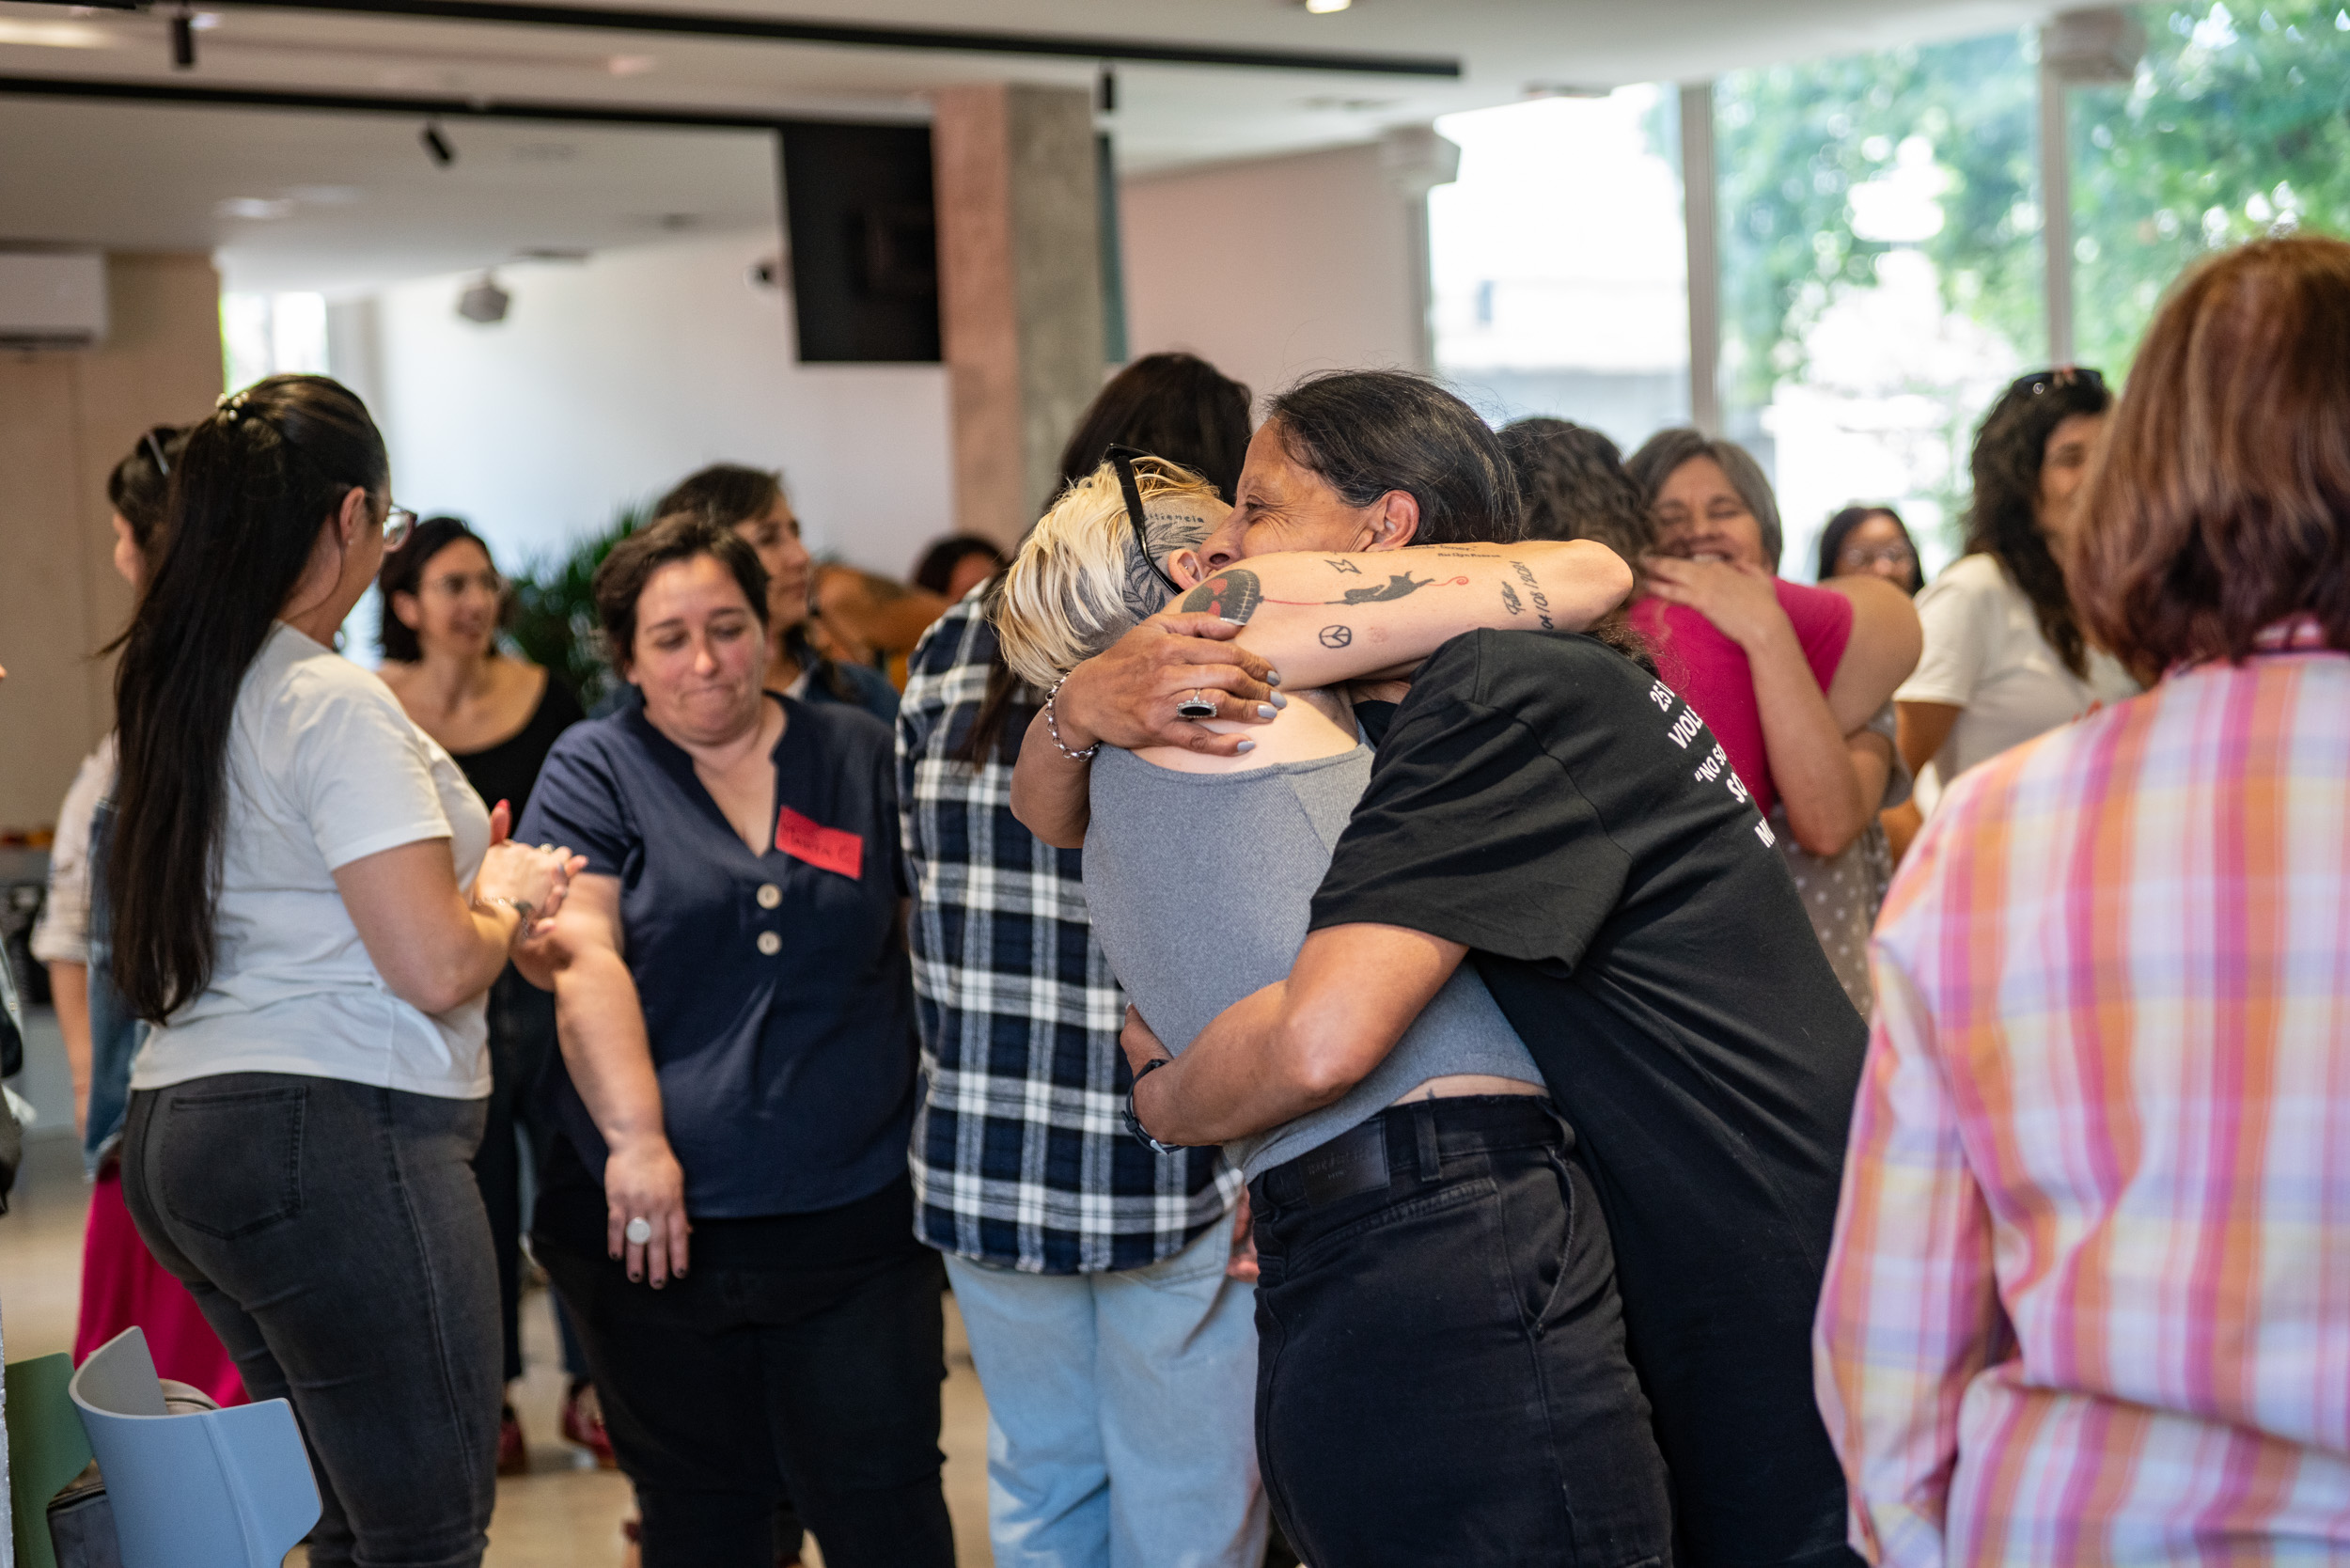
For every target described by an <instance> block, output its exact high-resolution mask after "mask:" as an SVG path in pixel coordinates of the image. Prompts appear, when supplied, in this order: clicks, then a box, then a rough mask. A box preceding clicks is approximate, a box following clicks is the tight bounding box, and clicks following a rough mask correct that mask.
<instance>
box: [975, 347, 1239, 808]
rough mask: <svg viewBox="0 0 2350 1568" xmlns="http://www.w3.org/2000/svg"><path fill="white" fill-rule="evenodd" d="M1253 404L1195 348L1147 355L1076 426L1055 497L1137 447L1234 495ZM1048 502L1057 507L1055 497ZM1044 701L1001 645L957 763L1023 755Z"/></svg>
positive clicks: (993, 583) (1105, 391)
mask: <svg viewBox="0 0 2350 1568" xmlns="http://www.w3.org/2000/svg"><path fill="white" fill-rule="evenodd" d="M1249 402H1250V397H1249V393H1248V388H1247V387H1246V386H1245V385H1244V384H1241V383H1239V382H1236V381H1234V380H1233V379H1232V378H1231V377H1230V376H1228V375H1226V374H1225V373H1224V372H1223V371H1221V370H1219V369H1217V368H1215V367H1214V366H1213V365H1211V364H1209V363H1208V362H1207V361H1206V360H1204V359H1201V358H1200V357H1199V355H1197V354H1188V353H1150V354H1144V355H1143V356H1142V357H1141V358H1140V359H1137V360H1136V361H1135V362H1134V363H1133V364H1132V365H1129V366H1127V367H1126V368H1124V369H1122V370H1120V371H1119V372H1118V374H1116V375H1114V376H1112V377H1111V378H1110V379H1109V381H1108V383H1107V384H1105V385H1104V386H1103V388H1102V390H1101V391H1100V392H1098V393H1096V394H1095V395H1094V399H1093V401H1092V402H1091V403H1090V404H1089V405H1088V407H1087V409H1086V411H1085V414H1084V416H1082V417H1080V418H1079V419H1078V421H1077V428H1076V429H1075V430H1074V431H1071V432H1070V435H1069V443H1068V445H1067V446H1065V447H1062V448H1061V454H1060V483H1059V485H1058V488H1057V490H1056V493H1055V494H1056V497H1057V496H1058V491H1060V490H1066V489H1067V488H1069V486H1071V485H1073V484H1075V483H1076V482H1077V481H1078V480H1080V479H1082V478H1085V477H1086V476H1087V475H1089V474H1090V473H1092V472H1093V471H1094V470H1095V469H1097V468H1099V467H1101V466H1102V460H1103V458H1104V457H1105V456H1106V455H1107V454H1108V452H1109V449H1110V448H1111V447H1134V448H1135V449H1136V451H1141V452H1149V453H1150V454H1152V456H1153V457H1163V458H1165V459H1167V461H1168V462H1169V463H1181V464H1183V466H1184V467H1186V468H1188V469H1190V470H1191V471H1192V472H1193V473H1195V474H1198V475H1199V476H1200V477H1201V478H1205V479H1206V480H1207V481H1208V482H1209V483H1210V484H1212V485H1214V486H1215V488H1216V494H1219V495H1221V496H1223V497H1224V499H1226V500H1227V501H1229V500H1230V499H1231V498H1232V493H1233V492H1234V491H1235V490H1237V489H1239V488H1240V471H1241V467H1242V465H1243V464H1244V463H1246V462H1247V460H1248V405H1249ZM1045 504H1046V507H1047V508H1048V509H1049V508H1050V506H1051V504H1052V502H1051V498H1048V499H1047V501H1046V503H1045ZM1002 581H1003V573H1002V572H997V573H996V574H995V577H994V578H993V579H991V580H990V581H989V584H988V591H989V594H990V595H991V599H992V596H993V594H994V592H995V588H996V587H997V585H999V584H1001V583H1002ZM1042 705H1043V698H1042V694H1040V693H1037V692H1032V691H1030V690H1028V688H1027V687H1026V686H1025V685H1023V684H1022V683H1021V681H1020V678H1019V677H1018V676H1016V675H1014V674H1013V673H1012V672H1011V666H1010V665H1008V664H1006V663H1004V655H1003V653H1002V651H1000V650H998V651H996V652H995V653H994V654H993V655H991V656H990V658H989V661H988V666H987V691H986V694H985V695H984V696H983V697H982V698H980V699H979V713H977V714H975V715H974V716H973V718H972V720H971V728H970V729H969V731H968V732H966V733H965V734H964V738H963V744H962V745H958V746H957V747H955V749H954V753H953V756H954V760H956V761H958V762H964V763H966V764H968V765H970V766H972V767H975V768H976V767H978V766H979V764H980V763H981V762H983V761H985V760H988V759H989V758H995V759H996V760H1001V761H1005V762H1010V761H1012V760H1016V759H1017V758H1018V757H1019V755H1020V735H1021V733H1022V732H1023V731H1024V730H1026V729H1027V727H1028V724H1029V722H1030V720H1031V719H1032V718H1033V717H1034V715H1035V713H1036V710H1037V709H1038V708H1040V707H1042Z"/></svg>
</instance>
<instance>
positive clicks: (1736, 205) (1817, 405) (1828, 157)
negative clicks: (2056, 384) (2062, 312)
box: [1715, 34, 2046, 579]
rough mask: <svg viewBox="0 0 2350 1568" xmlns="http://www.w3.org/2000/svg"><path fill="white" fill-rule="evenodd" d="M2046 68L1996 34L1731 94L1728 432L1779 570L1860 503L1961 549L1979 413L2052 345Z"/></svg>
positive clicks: (1801, 562)
mask: <svg viewBox="0 0 2350 1568" xmlns="http://www.w3.org/2000/svg"><path fill="white" fill-rule="evenodd" d="M2037 77H2038V69H2037V66H2036V64H2035V63H2034V59H2033V57H2032V51H2031V49H2030V39H2029V37H2028V36H2027V35H2024V34H2001V35H1998V36H1996V37H1992V38H1984V39H1970V40H1966V41H1963V42H1957V43H1948V44H1936V45H1930V46H1925V47H1919V48H1904V49H1898V50H1889V51H1886V52H1884V53H1880V54H1873V55H1853V56H1848V57H1846V58H1842V59H1836V60H1827V61H1822V62H1817V63H1813V64H1809V65H1802V66H1781V67H1773V68H1770V69H1767V70H1757V71H1741V72H1738V73H1736V74H1734V75H1731V76H1729V77H1725V78H1724V79H1723V80H1722V81H1721V82H1720V83H1718V84H1717V85H1716V89H1715V124H1716V151H1717V162H1718V165H1719V167H1720V171H1721V174H1720V196H1721V207H1720V236H1721V239H1720V245H1721V280H1722V366H1721V377H1722V402H1723V423H1724V427H1725V433H1727V434H1729V435H1731V437H1733V438H1735V439H1737V440H1739V441H1742V442H1744V443H1746V444H1747V446H1748V447H1750V448H1752V449H1753V451H1754V452H1755V455H1756V456H1757V457H1759V458H1761V459H1762V460H1763V464H1764V466H1765V467H1766V468H1767V469H1769V470H1770V471H1771V473H1772V476H1773V479H1774V482H1775V483H1776V485H1777V486H1778V499H1779V510H1780V513H1781V515H1782V517H1783V518H1784V519H1785V522H1786V534H1787V546H1786V554H1785V557H1784V559H1783V562H1782V571H1783V572H1784V573H1785V574H1786V575H1787V576H1789V577H1794V578H1799V579H1808V578H1810V577H1811V576H1812V575H1813V572H1814V569H1815V565H1816V556H1817V548H1816V541H1817V539H1818V535H1819V531H1820V528H1821V526H1822V525H1823V524H1825V522H1826V520H1827V518H1828V517H1829V515H1830V514H1832V513H1833V512H1834V511H1835V510H1837V509H1839V508H1841V507H1843V506H1845V505H1848V504H1850V503H1853V502H1866V503H1871V504H1889V505H1892V506H1894V507H1896V508H1898V509H1899V510H1901V512H1902V514H1903V516H1904V518H1905V519H1906V520H1907V522H1908V523H1909V525H1910V528H1911V531H1912V533H1913V534H1915V535H1916V536H1917V538H1918V541H1919V549H1920V552H1921V553H1922V554H1923V555H1924V557H1926V566H1927V568H1928V570H1929V571H1930V572H1931V571H1933V570H1935V569H1937V568H1938V567H1940V566H1941V565H1942V564H1943V563H1944V562H1945V561H1947V560H1949V559H1950V558H1951V556H1952V555H1954V554H1955V553H1956V548H1957V544H1958V537H1957V536H1958V533H1959V531H1960V527H1961V519H1960V516H1959V511H1960V508H1961V506H1962V504H1963V501H1964V497H1965V494H1966V489H1967V478H1966V455H1967V449H1968V446H1969V443H1970V441H1971V438H1972V432H1973V428H1974V425H1975V423H1976V422H1977V421H1978V420H1979V419H1980V418H1981V416H1982V411H1983V409H1984V408H1986V407H1987V406H1988V405H1989V403H1990V400H1991V399H1992V398H1993V397H1994V396H1995V395H1996V394H1997V393H1998V389H1999V387H2000V386H2001V385H2002V384H2004V383H2005V382H2007V381H2008V380H2009V379H2010V378H2012V377H2013V375H2015V374H2016V373H2017V371H2018V370H2019V369H2022V368H2028V367H2026V366H2025V364H2024V361H2026V360H2028V359H2036V358H2038V357H2039V356H2040V355H2041V354H2042V353H2044V352H2045V342H2046V329H2045V309H2044V306H2043V294H2042V283H2043V269H2042V266H2041V259H2040V248H2039V247H2040V228H2041V214H2040V209H2039V207H2038V205H2037V200H2038V196H2037V183H2038V181H2037V178H2036V168H2037V156H2038V148H2037V128H2036V122H2037V106H2038V102H2039V100H2038V96H2037V90H2038V85H2037Z"/></svg>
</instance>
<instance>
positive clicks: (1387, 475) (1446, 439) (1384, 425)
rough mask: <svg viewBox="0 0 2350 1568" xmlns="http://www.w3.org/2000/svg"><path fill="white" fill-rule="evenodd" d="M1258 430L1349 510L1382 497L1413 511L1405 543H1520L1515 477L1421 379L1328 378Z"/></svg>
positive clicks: (1339, 374)
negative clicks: (1414, 524) (1406, 499)
mask: <svg viewBox="0 0 2350 1568" xmlns="http://www.w3.org/2000/svg"><path fill="white" fill-rule="evenodd" d="M1265 422H1266V423H1267V424H1269V425H1273V426H1275V427H1276V428H1277V430H1278V431H1279V432H1280V437H1281V445H1282V446H1283V447H1285V448H1286V449H1287V450H1288V452H1289V455H1290V457H1291V458H1292V459H1293V460H1294V461H1295V462H1297V463H1300V464H1302V465H1304V466H1305V467H1307V468H1310V469H1312V470H1313V471H1314V472H1315V473H1316V474H1318V475H1320V476H1321V477H1322V478H1323V480H1324V483H1326V484H1328V485H1329V486H1330V488H1331V489H1333V490H1335V491H1337V492H1338V493H1339V495H1340V498H1341V499H1343V500H1344V501H1345V502H1346V504H1347V505H1348V506H1350V507H1368V506H1370V505H1371V503H1372V502H1374V501H1376V500H1378V499H1379V497H1380V496H1382V495H1384V494H1387V492H1389V491H1391V490H1401V491H1402V492H1404V493H1405V494H1409V495H1410V496H1411V497H1412V498H1413V499H1414V500H1416V501H1418V503H1419V531H1418V532H1417V533H1415V534H1414V535H1413V536H1412V542H1413V543H1415V544H1467V543H1488V544H1510V543H1513V542H1515V541H1518V540H1521V539H1524V538H1525V537H1526V506H1525V503H1524V501H1523V500H1522V499H1521V498H1520V497H1519V495H1518V481H1517V476H1516V475H1515V474H1514V473H1513V472H1512V470H1511V467H1510V459H1509V456H1508V454H1507V453H1505V452H1504V451H1503V450H1502V448H1501V438H1500V437H1498V436H1496V434H1494V432H1493V427H1491V426H1490V425H1488V424H1486V423H1485V421H1484V420H1483V419H1481V418H1480V417H1478V415H1477V411H1476V410H1475V409H1473V408H1471V407H1469V405H1468V404H1466V403H1465V402H1463V401H1462V400H1460V399H1458V398H1456V397H1454V396H1453V395H1452V394H1451V393H1449V392H1448V391H1446V390H1445V389H1444V388H1443V387H1441V386H1439V385H1437V384H1435V383H1434V382H1433V381H1431V380H1429V379H1428V378H1427V377H1426V376H1416V375H1411V374H1408V373H1406V372H1404V371H1402V370H1333V371H1330V372H1328V373H1327V374H1324V375H1318V376H1309V377H1308V378H1307V379H1306V380H1304V381H1301V382H1299V383H1298V384H1296V385H1294V386H1293V387H1291V388H1290V389H1289V390H1288V391H1286V392H1283V393H1281V394H1280V395H1279V396H1277V397H1276V398H1275V399H1274V400H1272V402H1271V403H1270V404H1269V405H1268V406H1267V407H1266V409H1265Z"/></svg>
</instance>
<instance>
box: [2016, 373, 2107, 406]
mask: <svg viewBox="0 0 2350 1568" xmlns="http://www.w3.org/2000/svg"><path fill="white" fill-rule="evenodd" d="M2075 384H2079V385H2082V386H2093V387H2097V388H2100V389H2102V388H2103V387H2104V386H2105V384H2106V378H2105V377H2104V375H2102V374H2101V373H2099V372H2098V371H2095V370H2092V369H2091V368H2088V367H2087V366H2085V365H2060V366H2058V367H2056V368H2054V369H2049V370H2033V371H2031V372H2030V373H2029V374H2027V375H2021V376H2017V377H2016V378H2015V379H2014V380H2013V382H2010V383H2009V384H2008V388H2007V392H2008V396H2010V397H2017V396H2020V395H2022V394H2024V393H2029V394H2030V395H2031V396H2033V397H2035V398H2037V397H2038V396H2040V394H2042V393H2043V392H2045V391H2047V390H2048V389H2049V388H2051V387H2056V386H2072V385H2075Z"/></svg>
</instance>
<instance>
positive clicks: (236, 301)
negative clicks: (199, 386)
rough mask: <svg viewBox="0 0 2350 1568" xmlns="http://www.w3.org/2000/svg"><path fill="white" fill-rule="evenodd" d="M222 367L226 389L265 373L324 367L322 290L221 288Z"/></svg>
mask: <svg viewBox="0 0 2350 1568" xmlns="http://www.w3.org/2000/svg"><path fill="white" fill-rule="evenodd" d="M220 346H221V361H222V371H223V373H224V374H225V376H226V377H227V384H228V390H230V391H231V392H237V391H242V390H243V388H245V387H248V386H250V385H252V384H254V383H255V382H257V381H259V380H260V379H261V378H262V377H264V376H278V375H293V374H309V375H324V374H325V373H326V297H325V296H324V295H323V294H223V295H222V296H221V297H220Z"/></svg>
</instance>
